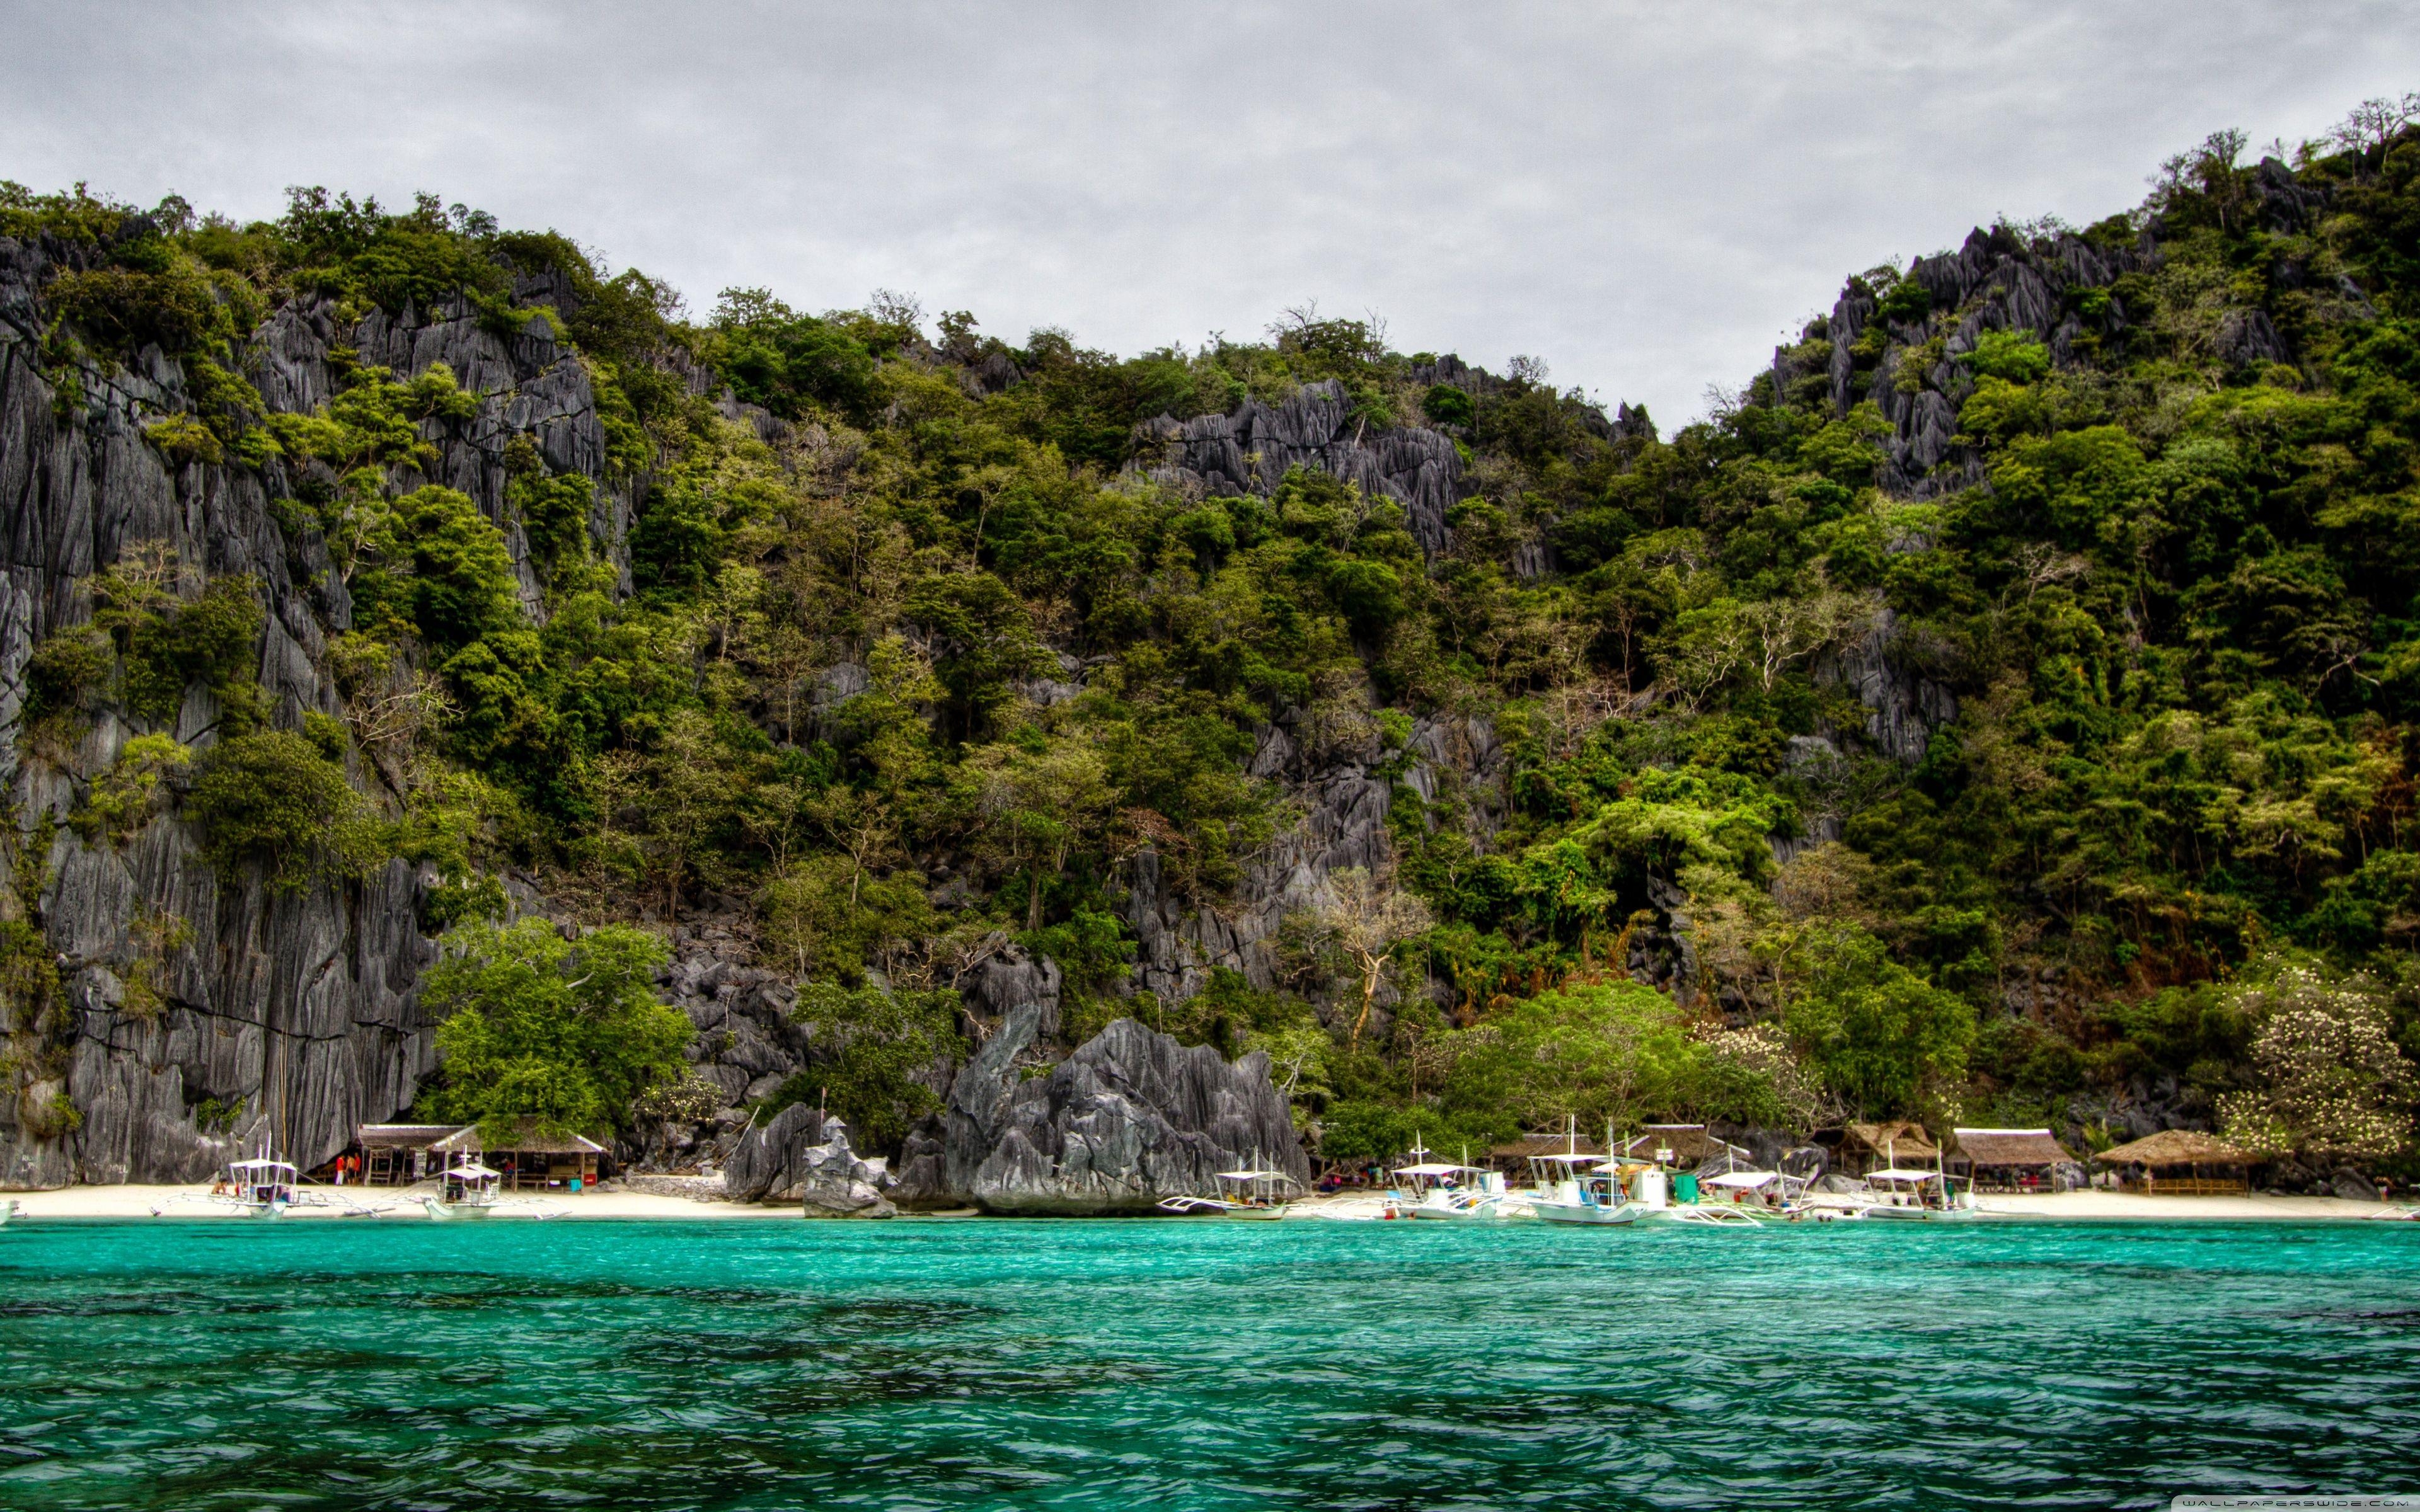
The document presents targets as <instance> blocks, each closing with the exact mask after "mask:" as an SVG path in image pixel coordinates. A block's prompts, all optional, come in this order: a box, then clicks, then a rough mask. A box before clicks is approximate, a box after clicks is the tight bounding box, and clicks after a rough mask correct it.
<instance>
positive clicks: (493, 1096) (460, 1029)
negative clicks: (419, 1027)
mask: <svg viewBox="0 0 2420 1512" xmlns="http://www.w3.org/2000/svg"><path fill="white" fill-rule="evenodd" d="M445 945H446V953H445V958H444V959H443V960H442V961H440V962H439V963H438V964H436V965H434V966H432V967H430V968H429V971H428V975H427V979H426V985H425V986H424V988H423V990H422V1001H423V1002H424V1003H426V1004H427V1006H428V1007H429V1008H430V1009H431V1010H432V1011H435V1012H436V1013H438V1014H440V1015H441V1016H442V1023H441V1024H440V1025H439V1026H438V1029H437V1053H438V1057H439V1059H440V1065H441V1068H442V1072H443V1080H442V1083H441V1084H440V1085H439V1086H437V1087H435V1088H431V1089H430V1090H429V1091H428V1092H427V1093H426V1094H424V1095H423V1096H422V1098H421V1100H420V1102H419V1103H417V1104H416V1106H417V1108H418V1110H419V1114H420V1116H421V1117H424V1118H429V1119H440V1120H443V1121H447V1122H455V1121H461V1122H469V1121H472V1120H476V1121H477V1122H478V1124H479V1125H480V1127H481V1129H482V1130H484V1131H487V1132H488V1135H489V1138H490V1139H496V1138H501V1137H504V1136H506V1135H508V1134H510V1133H511V1132H512V1131H513V1129H514V1128H515V1127H516V1126H517V1125H518V1124H519V1123H520V1120H522V1119H534V1120H535V1122H536V1124H537V1127H538V1128H539V1130H540V1131H542V1132H544V1133H548V1134H610V1133H613V1132H614V1131H616V1130H618V1129H620V1128H622V1127H624V1125H625V1123H626V1121H627V1119H628V1116H629V1113H630V1111H631V1110H632V1109H633V1108H634V1107H635V1106H636V1105H637V1104H638V1103H639V1102H640V1100H641V1099H642V1098H644V1096H646V1094H647V1093H649V1092H650V1091H652V1090H653V1089H655V1088H658V1087H660V1086H663V1085H665V1084H667V1083H675V1082H677V1081H678V1080H679V1079H680V1078H681V1076H682V1074H683V1072H686V1071H687V1069H688V1063H687V1062H686V1061H685V1060H684V1059H683V1058H682V1057H681V1049H682V1047H683V1046H685V1045H686V1044H688V1043H689V1040H690V1033H691V1030H690V1022H689V1019H688V1018H687V1016H685V1015H684V1014H682V1013H681V1011H679V1010H677V1009H675V1008H671V1007H668V1006H666V1005H665V1004H663V1003H661V1002H659V1001H657V999H656V992H655V972H656V968H657V967H659V966H660V965H662V964H664V963H665V962H666V961H667V960H669V959H671V952H670V951H669V950H668V949H666V948H665V946H664V943H663V941H661V940H659V939H658V938H656V937H655V936H654V935H652V934H649V933H645V932H644V931H642V930H635V929H630V928H628V927H627V926H624V925H618V924H609V925H607V926H606V927H604V928H602V929H598V930H595V931H592V932H590V933H587V934H584V935H582V936H581V937H580V938H579V939H577V940H566V939H565V938H564V937H563V936H562V935H561V934H559V933H556V932H555V929H554V926H553V925H552V924H551V923H549V922H548V921H547V920H545V919H542V918H525V919H522V920H521V921H520V922H519V923H517V924H513V925H510V926H508V927H498V926H496V925H493V924H487V923H476V924H466V925H463V926H461V927H460V928H458V929H456V930H454V931H453V932H451V933H448V934H447V935H446V937H445Z"/></svg>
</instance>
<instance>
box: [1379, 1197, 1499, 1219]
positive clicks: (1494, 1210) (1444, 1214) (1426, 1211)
mask: <svg viewBox="0 0 2420 1512" xmlns="http://www.w3.org/2000/svg"><path fill="white" fill-rule="evenodd" d="M1404 1211H1406V1212H1408V1213H1410V1214H1411V1215H1412V1216H1413V1217H1415V1218H1425V1219H1428V1220H1430V1221H1431V1222H1434V1223H1454V1224H1480V1223H1497V1222H1500V1221H1502V1219H1503V1218H1504V1216H1505V1214H1504V1205H1503V1204H1502V1203H1500V1202H1497V1201H1494V1200H1492V1199H1491V1200H1488V1201H1483V1202H1474V1203H1472V1204H1471V1205H1470V1206H1469V1207H1467V1208H1449V1207H1445V1206H1443V1205H1441V1204H1440V1205H1432V1204H1429V1203H1425V1202H1423V1203H1421V1204H1419V1206H1417V1207H1412V1208H1407V1209H1405V1210H1404Z"/></svg>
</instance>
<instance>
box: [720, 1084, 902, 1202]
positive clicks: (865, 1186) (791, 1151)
mask: <svg viewBox="0 0 2420 1512" xmlns="http://www.w3.org/2000/svg"><path fill="white" fill-rule="evenodd" d="M891 1184H892V1178H891V1173H890V1171H889V1169H888V1168H887V1165H886V1164H885V1163H884V1162H882V1161H880V1160H866V1159H864V1158H862V1157H861V1156H860V1155H859V1154H858V1153H857V1151H856V1149H854V1148H852V1146H851V1145H850V1143H849V1136H848V1125H847V1124H845V1123H844V1122H842V1121H841V1120H840V1119H834V1118H828V1117H826V1116H825V1115H824V1114H822V1113H820V1112H818V1111H816V1110H815V1109H814V1108H811V1107H809V1106H807V1105H806V1104H805V1103H793V1104H791V1105H790V1106H789V1107H786V1108H783V1110H782V1111H781V1112H779V1113H777V1114H775V1115H774V1116H773V1117H772V1118H771V1119H768V1120H767V1121H766V1122H765V1123H764V1124H763V1125H762V1126H760V1127H757V1128H753V1129H750V1130H748V1131H747V1132H746V1133H744V1134H741V1135H740V1136H739V1138H738V1140H737V1143H735V1144H734V1145H733V1146H732V1149H731V1155H730V1158H729V1160H728V1161H727V1162H726V1163H725V1164H724V1165H723V1168H722V1186H723V1193H724V1195H725V1196H728V1197H729V1198H730V1199H731V1200H732V1201H734V1202H796V1203H799V1204H800V1205H801V1206H802V1207H804V1208H805V1210H806V1214H807V1216H808V1217H810V1218H888V1217H891V1216H892V1215H893V1214H895V1213H896V1212H897V1211H899V1210H898V1209H897V1208H896V1207H894V1206H892V1203H891V1201H890V1199H889V1198H887V1197H885V1196H883V1195H882V1193H883V1189H884V1188H885V1187H888V1186H890V1185H891Z"/></svg>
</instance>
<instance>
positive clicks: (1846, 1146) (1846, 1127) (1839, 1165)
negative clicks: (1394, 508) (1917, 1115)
mask: <svg viewBox="0 0 2420 1512" xmlns="http://www.w3.org/2000/svg"><path fill="white" fill-rule="evenodd" d="M1940 1154H1941V1147H1940V1146H1939V1145H1937V1144H1935V1143H1933V1140H1932V1135H1931V1134H1928V1133H1926V1132H1925V1128H1924V1125H1922V1124H1920V1123H1916V1122H1914V1121H1913V1120H1909V1119H1894V1120H1890V1121H1886V1122H1883V1123H1844V1124H1842V1125H1840V1148H1839V1151H1838V1154H1837V1155H1836V1156H1835V1157H1834V1158H1833V1162H1832V1166H1833V1169H1835V1170H1838V1171H1846V1172H1849V1173H1851V1174H1854V1175H1857V1176H1863V1175H1864V1174H1865V1173H1866V1172H1868V1171H1870V1170H1876V1169H1879V1168H1881V1167H1883V1166H1885V1165H1902V1166H1918V1165H1931V1164H1932V1163H1933V1161H1934V1160H1935V1159H1936V1158H1937V1157H1939V1155H1940Z"/></svg>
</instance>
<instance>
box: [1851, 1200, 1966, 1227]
mask: <svg viewBox="0 0 2420 1512" xmlns="http://www.w3.org/2000/svg"><path fill="white" fill-rule="evenodd" d="M1981 1216H1982V1214H1981V1213H1979V1212H1978V1211H1975V1210H1974V1209H1972V1208H1950V1209H1947V1210H1946V1211H1945V1210H1943V1209H1940V1208H1894V1207H1891V1206H1889V1205H1887V1204H1885V1203H1877V1204H1875V1205H1874V1206H1873V1207H1870V1208H1868V1209H1867V1210H1866V1217H1867V1218H1868V1219H1869V1220H1871V1219H1875V1218H1881V1219H1885V1220H1887V1221H1889V1222H1891V1223H1902V1224H1963V1223H1972V1222H1974V1221H1975V1220H1976V1219H1978V1218H1979V1217H1981Z"/></svg>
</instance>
